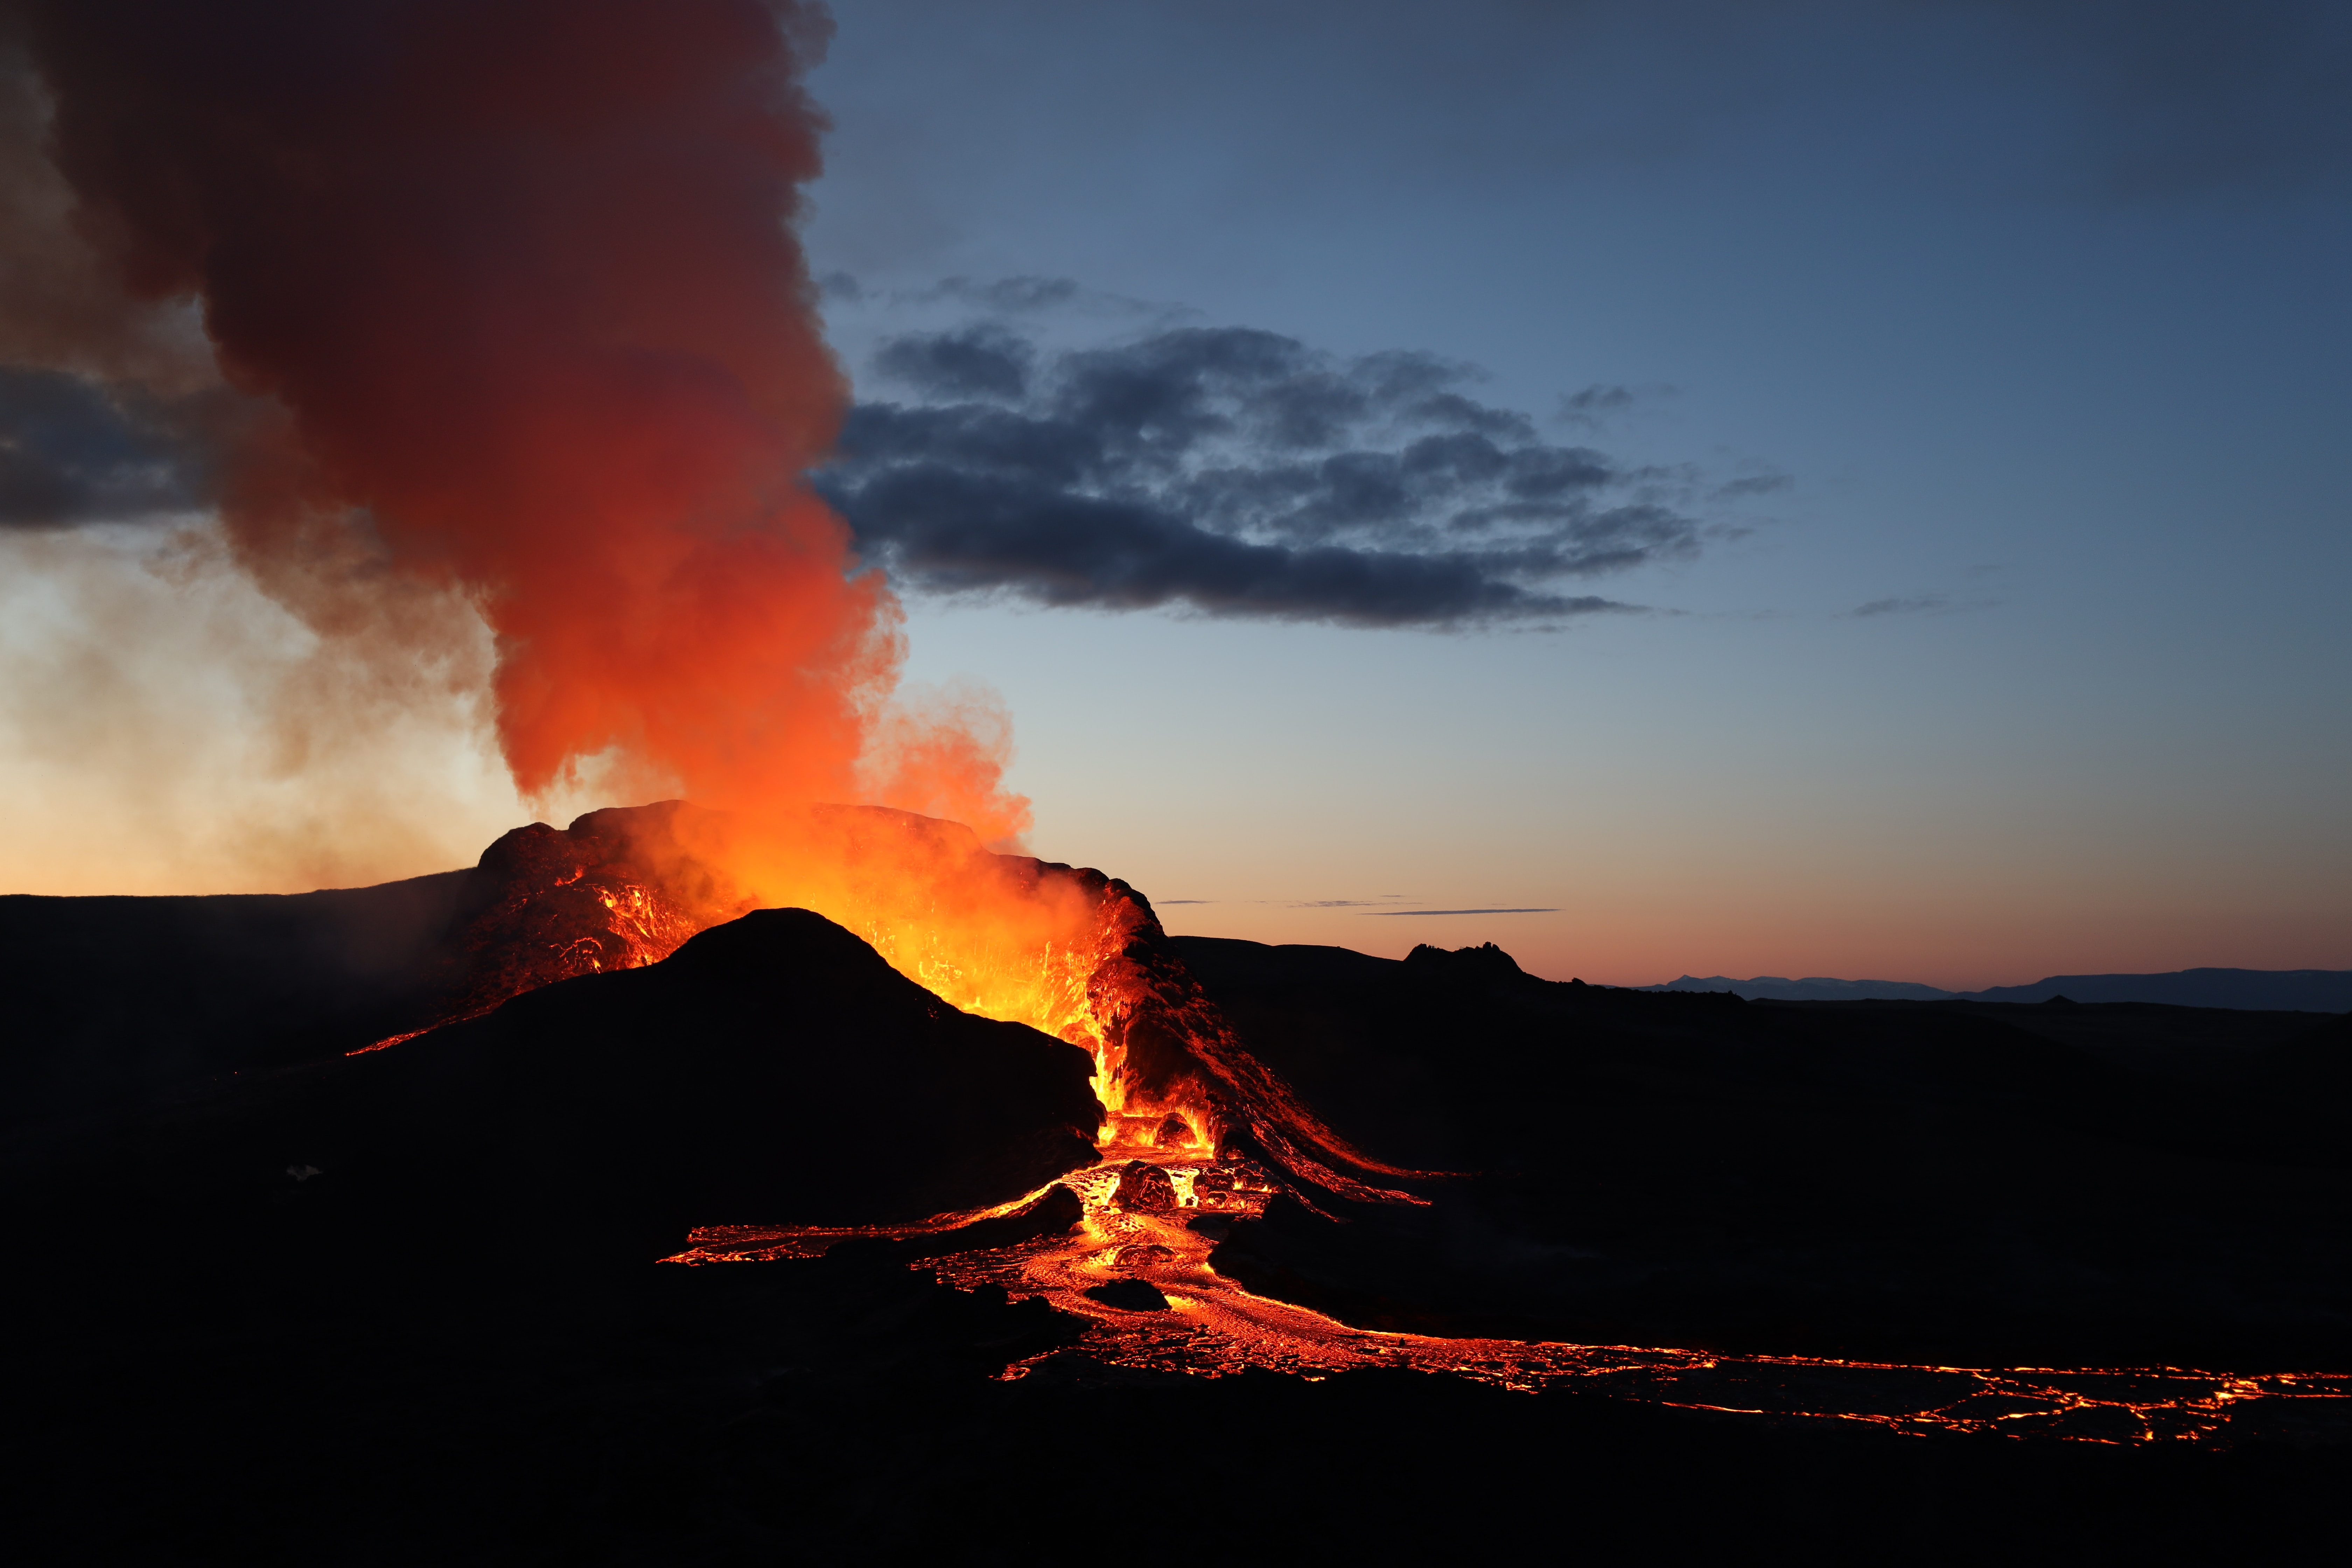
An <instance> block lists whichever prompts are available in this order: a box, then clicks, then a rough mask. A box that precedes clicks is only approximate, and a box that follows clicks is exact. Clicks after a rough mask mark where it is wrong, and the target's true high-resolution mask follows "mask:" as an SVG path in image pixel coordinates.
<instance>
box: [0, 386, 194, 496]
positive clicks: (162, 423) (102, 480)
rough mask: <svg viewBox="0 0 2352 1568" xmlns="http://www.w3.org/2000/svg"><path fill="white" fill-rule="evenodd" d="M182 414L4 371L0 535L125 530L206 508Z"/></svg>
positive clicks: (0, 425)
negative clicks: (81, 527) (90, 527)
mask: <svg viewBox="0 0 2352 1568" xmlns="http://www.w3.org/2000/svg"><path fill="white" fill-rule="evenodd" d="M185 414H186V410H185V409H184V408H175V407H173V406H172V405H165V404H160V403H151V402H141V401H128V402H117V401H116V400H115V399H114V398H112V397H110V396H109V395H108V394H107V393H106V392H105V391H104V390H102V389H101V388H100V387H99V386H98V385H96V384H93V383H91V382H89V381H86V380H83V379H82V378H81V377H79V376H75V375H69V374H65V373H63V372H59V371H46V370H23V369H16V368H12V367H0V527H13V528H26V527H33V528H42V527H59V526H65V525H69V524H73V523H79V522H91V521H131V520H134V519H137V518H142V517H149V516H152V515H154V514H156V513H159V512H167V511H175V510H185V509H187V508H189V507H192V506H196V505H199V504H201V496H202V491H203V489H204V484H203V478H204V476H203V470H204V467H205V465H204V460H203V452H202V447H201V446H200V445H199V444H198V442H197V441H196V440H195V439H194V437H193V436H192V435H191V434H190V432H189V431H188V430H187V428H186V419H185Z"/></svg>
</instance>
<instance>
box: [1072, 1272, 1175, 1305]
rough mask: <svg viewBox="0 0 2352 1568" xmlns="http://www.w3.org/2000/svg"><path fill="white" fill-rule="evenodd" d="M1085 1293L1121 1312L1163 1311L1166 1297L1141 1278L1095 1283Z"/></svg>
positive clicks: (1166, 1300)
mask: <svg viewBox="0 0 2352 1568" xmlns="http://www.w3.org/2000/svg"><path fill="white" fill-rule="evenodd" d="M1087 1295H1088V1296H1090V1297H1092V1298H1093V1299H1094V1300H1097V1301H1100V1302H1101V1303H1102V1304H1103V1305H1104V1306H1106V1307H1117V1308H1118V1310H1120V1311H1122V1312H1164V1311H1166V1310H1168V1298H1167V1297H1165V1296H1163V1295H1161V1294H1160V1291H1159V1289H1158V1287H1156V1286H1153V1285H1151V1284H1150V1283H1148V1282H1147V1281H1145V1280H1141V1279H1114V1280H1112V1281H1111V1282H1110V1283H1109V1284H1108V1285H1096V1286H1093V1287H1091V1288H1090V1289H1087Z"/></svg>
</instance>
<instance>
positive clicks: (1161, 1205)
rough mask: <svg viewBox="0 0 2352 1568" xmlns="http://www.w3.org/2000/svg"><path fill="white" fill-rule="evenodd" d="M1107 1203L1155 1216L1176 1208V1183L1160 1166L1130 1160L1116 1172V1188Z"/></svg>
mask: <svg viewBox="0 0 2352 1568" xmlns="http://www.w3.org/2000/svg"><path fill="white" fill-rule="evenodd" d="M1110 1201H1111V1202H1112V1203H1113V1204H1115V1205H1118V1207H1120V1208H1123V1209H1138V1210H1140V1211H1142V1212H1144V1213H1146V1214H1158V1213H1160V1212H1162V1211H1165V1210H1168V1209H1172V1208H1174V1207H1175V1206H1176V1184H1175V1183H1173V1182H1171V1181H1170V1180H1169V1179H1168V1173H1167V1172H1165V1171H1163V1170H1161V1169H1160V1167H1159V1166H1157V1165H1147V1164H1145V1163H1143V1162H1142V1161H1140V1160H1129V1162H1128V1163H1127V1167H1126V1169H1124V1170H1122V1171H1120V1172H1119V1173H1118V1186H1117V1187H1115V1188H1113V1189H1112V1191H1111V1194H1110Z"/></svg>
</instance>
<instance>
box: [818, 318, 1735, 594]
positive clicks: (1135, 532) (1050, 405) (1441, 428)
mask: <svg viewBox="0 0 2352 1568" xmlns="http://www.w3.org/2000/svg"><path fill="white" fill-rule="evenodd" d="M873 370H874V372H875V375H876V377H877V379H878V380H879V381H880V382H881V383H883V384H887V386H889V387H890V388H891V389H892V390H893V391H901V392H903V393H904V394H905V396H904V398H903V400H894V401H886V400H877V401H866V402H861V403H859V404H858V405H856V407H855V408H854V409H853V410H852V412H851V414H850V416H849V420H848V423H847V426H846V427H845V430H844V432H843V435H842V440H841V448H840V456H839V457H838V458H836V460H835V462H834V463H833V464H832V465H831V466H829V467H828V468H825V469H824V470H822V471H821V472H820V473H819V475H818V476H817V484H818V488H819V489H821V490H822V491H823V492H824V494H825V496H826V497H827V499H828V500H831V501H832V502H833V503H834V505H835V507H836V508H838V509H839V510H840V511H841V513H842V515H843V516H844V517H845V518H846V519H847V520H848V521H849V522H850V525H851V526H852V528H854V529H855V530H856V534H857V539H858V543H859V547H860V549H861V550H862V551H863V552H864V553H865V555H866V559H867V560H868V561H869V562H871V563H877V564H879V565H882V566H884V567H886V568H887V570H888V571H889V572H890V574H892V575H893V576H894V577H895V578H897V579H898V581H899V582H901V583H902V584H906V585H908V586H911V587H914V588H917V589H920V590H927V591H929V592H932V593H940V594H952V595H988V596H994V597H1000V598H1009V599H1014V600H1022V601H1026V602H1029V603H1033V604H1037V605H1054V606H1077V607H1086V608H1093V609H1104V610H1134V609H1150V608H1162V607H1166V608H1173V609H1178V610H1182V611H1189V612H1192V613H1195V614H1202V615H1209V616H1260V617H1268V618H1276V619H1287V620H1313V621H1329V622H1335V623H1339V624H1342V625H1349V626H1427V627H1452V626H1470V625H1477V624H1487V623H1497V622H1538V623H1541V622H1559V621H1562V620H1565V619H1568V618H1570V617H1573V616H1585V615H1592V614H1596V613H1604V612H1611V611H1619V612H1622V611H1628V610H1633V609H1635V608H1637V606H1634V605H1627V604H1623V603H1621V602H1619V601H1617V600H1614V599H1610V598H1605V597H1601V596H1600V595H1594V594H1590V593H1579V592H1573V591H1571V588H1572V587H1573V586H1574V585H1576V584H1580V583H1582V582H1584V581H1586V580H1589V579H1592V578H1596V577H1601V576H1604V575H1606V574H1612V573H1619V572H1623V571H1627V570H1630V569H1632V568H1634V567H1638V566H1643V565H1648V564H1651V563H1658V562H1664V561H1676V560H1684V559H1688V558H1689V557H1691V556H1694V555H1696V553H1697V552H1698V549H1699V545H1700V541H1701V538H1702V536H1703V534H1704V532H1705V528H1704V525H1703V524H1702V522H1701V521H1700V520H1699V519H1697V518H1696V517H1693V516H1691V515H1689V514H1688V513H1686V512H1685V510H1680V501H1681V497H1682V496H1683V494H1684V493H1685V491H1687V490H1688V489H1689V485H1688V482H1687V476H1683V475H1679V474H1668V473H1665V472H1663V471H1660V470H1657V469H1652V468H1632V467H1627V466H1625V465H1623V464H1621V463H1619V462H1617V461H1616V460H1614V459H1612V458H1610V457H1608V456H1607V455H1605V454H1603V453H1601V452H1599V451H1596V450H1594V449H1593V448H1591V447H1582V446H1562V445H1558V444H1555V443H1552V442H1549V441H1547V440H1545V439H1544V438H1543V437H1541V436H1540V435H1539V434H1538V431H1537V429H1536V426H1535V425H1534V423H1533V422H1532V421H1531V420H1530V419H1528V416H1525V415H1523V414H1519V413H1516V412H1513V411H1511V410H1508V409H1504V408H1497V407H1495V406H1492V405H1488V404H1486V403H1482V402H1480V401H1478V400H1477V399H1476V398H1475V397H1473V396H1471V395H1470V394H1469V391H1468V390H1467V389H1468V388H1469V387H1470V386H1472V385H1473V384H1475V372H1474V371H1472V370H1471V369H1470V368H1469V367H1467V366H1464V365H1460V364H1456V363H1450V362H1447V361H1444V360H1441V359H1438V358H1436V357H1434V356H1432V355H1429V354H1422V353H1380V354H1370V355H1366V356H1363V357H1360V358H1355V359H1342V358H1339V357H1336V356H1333V355H1329V354H1325V353H1318V352H1316V351H1314V350H1312V349H1310V348H1308V347H1307V346H1306V345H1305V344H1303V343H1300V342H1297V340H1295V339H1292V338H1287V337H1284V336H1281V335H1279V334H1276V333H1274V332H1268V331H1253V330H1250V329H1245V328H1237V327H1183V328H1177V329H1172V330H1166V331H1156V332H1152V333H1150V335H1148V336H1145V337H1142V338H1141V339H1139V340H1138V341H1135V342H1129V343H1126V344H1123V345H1119V346H1114V347H1107V348H1081V349H1063V350H1059V351H1051V352H1049V351H1047V350H1045V349H1043V348H1041V347H1040V346H1039V344H1038V342H1036V341H1035V340H1034V338H1032V337H1030V336H1028V335H1026V334H1024V333H1023V332H1020V331H1014V330H1013V328H1012V327H1010V326H1009V325H1007V324H1005V323H1004V322H1003V321H982V322H978V323H972V324H967V325H964V326H961V327H958V328H954V329H952V330H949V331H920V332H911V333H907V334H903V335H900V336H898V337H895V338H892V339H889V340H887V342H884V343H883V345H882V346H881V348H880V349H879V350H878V352H877V353H876V355H875V357H874V362H873ZM1610 391H1611V392H1612V395H1614V396H1613V397H1612V399H1611V400H1609V401H1610V403H1611V405H1612V406H1614V405H1616V404H1617V403H1618V402H1622V400H1623V398H1624V396H1625V395H1623V394H1622V389H1610Z"/></svg>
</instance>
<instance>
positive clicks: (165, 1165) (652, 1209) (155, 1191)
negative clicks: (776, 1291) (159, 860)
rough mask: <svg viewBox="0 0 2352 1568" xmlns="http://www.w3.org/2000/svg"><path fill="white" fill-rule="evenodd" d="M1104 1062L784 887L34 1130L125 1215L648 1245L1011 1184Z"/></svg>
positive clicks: (394, 1234) (61, 1183) (456, 1239)
mask: <svg viewBox="0 0 2352 1568" xmlns="http://www.w3.org/2000/svg"><path fill="white" fill-rule="evenodd" d="M1092 1071H1093V1061H1092V1058H1089V1057H1088V1056H1087V1053H1086V1052H1084V1051H1082V1050H1080V1049H1078V1048H1077V1047H1075V1046H1070V1045H1066V1044H1065V1043H1063V1042H1062V1041H1059V1040H1056V1039H1054V1038H1052V1037H1049V1036H1045V1035H1042V1034H1039V1033H1038V1032H1037V1031H1036V1030H1034V1029H1031V1028H1028V1027H1026V1026H1022V1025H1018V1024H1003V1023H997V1022H994V1021H992V1020H990V1019H986V1018H980V1017H976V1016H972V1015H971V1014H967V1013H961V1012H958V1011H957V1010H956V1009H954V1008H952V1007H950V1006H949V1005H947V1004H945V1003H943V1002H941V1001H940V1000H939V999H938V998H937V997H935V996H933V995H932V994H930V993H929V992H928V991H925V990H924V989H923V988H922V987H921V986H919V985H917V984H914V982H912V981H910V980H908V979H906V978H905V977H904V976H902V975H900V974H899V973H898V972H897V971H895V970H893V969H892V968H890V966H889V965H888V964H887V963H884V962H883V960H882V958H881V956H880V955H879V954H877V952H874V950H873V949H872V948H870V947H868V946H867V945H866V943H865V942H861V941H859V940H858V939H857V938H856V936H853V935H852V934H850V933H849V932H848V931H844V930H842V929H841V928H840V927H838V926H836V925H834V924H833V923H832V922H831V921H826V920H824V918H823V917H821V916H818V915H814V914H811V913H810V912H808V911H807V910H761V911H758V912H756V913H753V914H751V915H747V916H745V917H743V918H742V919H741V920H739V921H733V922H732V923H730V924H727V925H722V926H718V927H714V928H713V929H711V930H709V931H705V932H703V933H702V934H701V935H699V936H697V937H695V938H694V939H693V940H691V941H689V942H687V943H686V944H685V946H683V947H681V948H680V949H678V951H677V952H676V953H675V954H673V955H672V956H671V957H670V958H668V959H667V960H666V961H664V962H662V963H657V964H655V965H653V966H651V967H648V968H643V969H631V970H622V971H617V972H614V973H609V974H596V975H588V976H584V977H582V978H579V979H574V980H568V981H563V982H561V983H559V984H554V985H551V986H548V987H546V988H544V989H542V990H539V991H534V992H531V993H530V994H526V995H523V996H520V997H517V998H515V999H514V1000H513V1001H511V1002H509V1003H508V1004H506V1005H504V1006H503V1007H501V1008H499V1010H498V1011H497V1012H495V1013H492V1014H491V1015H489V1016H487V1017H483V1018H479V1019H476V1020H474V1021H472V1022H468V1023H460V1024H454V1025H450V1026H446V1027H445V1028H441V1029H436V1030H434V1031H433V1032H431V1033H429V1034H426V1035H424V1036H422V1037H418V1038H415V1039H411V1040H407V1041H404V1042H403V1043H401V1044H399V1045H396V1046H393V1047H387V1048H385V1049H383V1050H380V1051H371V1052H368V1053H366V1054H364V1055H362V1056H358V1057H353V1058H337V1059H335V1060H331V1061H328V1062H323V1063H317V1064H313V1065H310V1066H304V1067H298V1068H286V1069H282V1070H280V1071H278V1072H277V1073H273V1074H268V1075H263V1076H261V1077H258V1078H256V1079H251V1080H246V1081H241V1082H239V1083H238V1084H236V1085H235V1086H233V1087H230V1088H228V1089H224V1090H223V1091H221V1092H219V1093H217V1094H215V1095H214V1096H213V1097H211V1098H210V1099H208V1100H203V1101H199V1102H195V1103H193V1104H189V1105H184V1106H182V1107H178V1108H175V1109H173V1110H165V1111H158V1112H150V1113H146V1114H143V1115H141V1116H138V1117H135V1118H132V1119H131V1120H129V1121H123V1122H121V1123H118V1124H116V1125H114V1126H112V1127H110V1128H108V1129H106V1130H103V1131H100V1132H96V1133H92V1134H89V1135H85V1136H82V1137H80V1138H79V1139H69V1140H68V1141H67V1142H65V1143H64V1144H63V1145H62V1147H61V1148H60V1149H59V1150H58V1152H54V1153H50V1152H44V1151H45V1149H46V1148H47V1145H45V1144H44V1142H42V1141H40V1140H33V1141H30V1142H26V1143H20V1145H19V1147H20V1149H29V1150H30V1151H32V1152H34V1153H35V1155H36V1156H37V1158H36V1161H35V1168H36V1169H37V1170H39V1171H40V1172H41V1173H42V1176H41V1181H42V1183H43V1184H45V1186H44V1190H45V1192H46V1196H45V1197H42V1198H39V1199H36V1200H33V1201H34V1202H35V1203H36V1206H41V1205H47V1208H46V1210H45V1212H51V1211H53V1212H59V1213H72V1214H77V1215H93V1216H102V1219H101V1223H103V1224H104V1225H106V1226H128V1227H130V1228H131V1229H134V1230H139V1231H148V1232H152V1231H173V1232H186V1233H190V1234H196V1233H202V1232H205V1231H206V1230H214V1229H218V1228H220V1227H224V1226H226V1227H229V1228H231V1229H238V1228H242V1227H249V1226H258V1227H261V1228H262V1229H264V1230H268V1228H270V1227H274V1226H282V1225H284V1224H286V1223H289V1215H288V1212H287V1211H288V1210H289V1205H290V1207H291V1208H293V1209H295V1210H299V1211H300V1212H302V1213H305V1214H310V1215H313V1216H314V1217H313V1218H312V1219H311V1220H310V1221H306V1222H305V1223H310V1224H316V1225H321V1226H332V1227H334V1228H335V1229H337V1230H339V1231H341V1232H343V1233H345V1234H346V1235H348V1236H349V1237H352V1238H353V1239H355V1240H356V1239H358V1238H362V1237H364V1238H367V1244H368V1245H371V1246H380V1247H394V1248H397V1249H402V1250H411V1249H414V1248H425V1249H435V1250H442V1251H458V1252H466V1251H471V1250H474V1249H477V1248H478V1247H484V1246H488V1247H492V1248H494V1249H497V1250H500V1251H509V1252H514V1253H517V1254H530V1255H547V1254H554V1253H562V1254H564V1255H567V1256H573V1257H578V1258H609V1259H613V1260H615V1261H623V1262H626V1261H651V1260H652V1259H654V1258H659V1257H661V1256H663V1255H664V1254H665V1253H668V1252H674V1251H676V1250H677V1249H678V1248H679V1247H682V1246H683V1245H684V1244H685V1239H686V1235H687V1232H688V1230H689V1229H691V1228H692V1227H693V1226H698V1225H724V1224H732V1223H747V1222H752V1221H763V1222H772V1223H784V1224H793V1223H799V1224H820V1225H853V1224H866V1223H877V1222H886V1221H901V1222H903V1221H911V1220H919V1219H921V1218H923V1217H925V1216H926V1215H931V1214H935V1213H939V1212H942V1211H946V1210H951V1209H962V1208H971V1207H977V1206H981V1205H990V1204H995V1203H1001V1202H1003V1201H1005V1200H1007V1199H1011V1198H1014V1197H1018V1196H1019V1195H1021V1194H1023V1193H1025V1192H1028V1191H1030V1190H1032V1189H1034V1188H1036V1187H1039V1186H1042V1185H1044V1184H1046V1183H1048V1182H1050V1181H1052V1180H1053V1179H1054V1178H1055V1176H1057V1175H1060V1174H1062V1173H1064V1172H1066V1171H1070V1170H1073V1169H1076V1168H1078V1167H1080V1166H1083V1165H1087V1164H1090V1163H1092V1162H1093V1160H1094V1147H1093V1142H1092V1137H1091V1134H1092V1131H1093V1129H1094V1124H1095V1121H1096V1120H1097V1116H1098V1114H1099V1112H1098V1110H1097V1106H1096V1103H1095V1100H1094V1096H1093V1093H1092V1091H1091V1089H1089V1088H1088V1085H1087V1079H1088V1078H1089V1076H1090V1075H1091V1073H1092Z"/></svg>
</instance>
